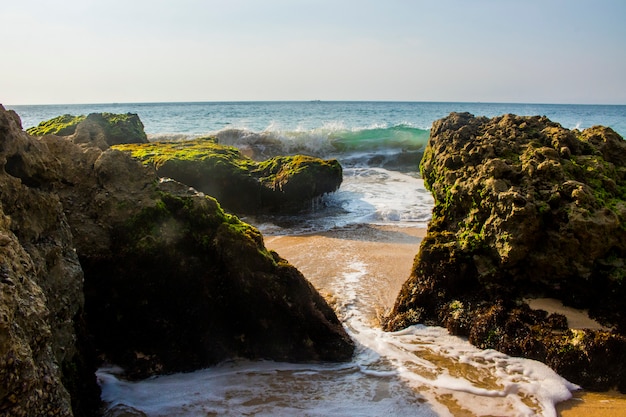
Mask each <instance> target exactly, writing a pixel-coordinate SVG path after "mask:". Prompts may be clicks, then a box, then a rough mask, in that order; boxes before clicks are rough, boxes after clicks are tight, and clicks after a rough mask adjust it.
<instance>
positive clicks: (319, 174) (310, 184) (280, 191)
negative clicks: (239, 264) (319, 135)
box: [115, 138, 342, 214]
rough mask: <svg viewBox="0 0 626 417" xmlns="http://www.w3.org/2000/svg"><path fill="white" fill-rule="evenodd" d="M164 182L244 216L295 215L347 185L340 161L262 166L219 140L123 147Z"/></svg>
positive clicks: (279, 160) (284, 160)
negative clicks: (261, 213)
mask: <svg viewBox="0 0 626 417" xmlns="http://www.w3.org/2000/svg"><path fill="white" fill-rule="evenodd" d="M115 149H118V150H122V151H124V152H129V153H130V154H131V155H132V156H133V157H135V158H137V159H139V160H141V161H142V162H143V163H144V164H146V165H149V166H151V167H154V169H156V171H157V173H158V175H159V176H161V177H169V178H173V179H175V180H177V181H180V182H182V183H185V184H189V185H191V186H193V187H194V188H196V189H197V190H199V191H202V192H204V193H206V194H209V195H211V196H213V197H215V198H217V199H218V200H219V202H220V204H222V205H223V206H224V207H225V208H226V209H228V210H230V211H233V212H236V213H242V214H250V213H258V212H259V211H281V212H285V211H294V210H301V209H302V208H307V207H310V206H311V202H312V201H313V200H315V199H317V198H319V197H321V196H322V195H324V194H326V193H330V192H333V191H336V190H337V189H338V188H339V186H340V185H341V182H342V168H341V165H340V164H339V162H337V161H336V160H322V159H319V158H315V157H310V156H303V155H295V156H280V157H274V158H271V159H269V160H266V161H262V162H257V161H254V160H252V159H250V158H248V157H246V156H244V155H243V154H242V153H241V152H240V151H239V150H238V149H237V148H234V147H231V146H225V145H220V144H218V143H216V142H215V139H213V138H201V139H197V140H192V141H181V142H154V143H149V144H132V145H119V146H115Z"/></svg>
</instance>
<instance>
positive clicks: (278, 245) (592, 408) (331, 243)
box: [265, 225, 626, 417]
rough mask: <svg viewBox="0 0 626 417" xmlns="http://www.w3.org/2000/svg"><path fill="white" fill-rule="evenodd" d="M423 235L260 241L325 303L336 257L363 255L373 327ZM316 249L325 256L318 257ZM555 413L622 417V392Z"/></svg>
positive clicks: (417, 231)
mask: <svg viewBox="0 0 626 417" xmlns="http://www.w3.org/2000/svg"><path fill="white" fill-rule="evenodd" d="M425 234H426V229H423V228H400V227H392V226H372V225H370V226H355V227H353V228H348V229H340V230H334V231H329V232H324V233H317V234H310V235H301V236H266V237H265V244H266V246H267V247H268V248H269V249H273V250H275V251H276V252H278V253H279V254H280V255H281V256H282V257H283V258H285V259H287V260H288V261H289V262H291V263H292V264H293V265H295V266H296V267H297V268H298V269H299V270H300V271H301V272H302V273H303V274H304V275H305V276H306V277H307V278H308V279H309V280H310V281H311V282H312V283H313V285H314V286H315V287H316V288H317V289H318V290H319V291H320V293H321V294H322V295H324V296H325V297H326V298H327V299H328V300H329V301H330V302H331V303H333V302H334V299H335V294H334V293H333V289H332V288H331V284H332V282H333V280H334V278H333V277H334V275H335V274H334V272H335V271H336V270H337V268H340V264H341V262H339V259H341V258H344V259H345V257H346V256H350V254H351V253H352V254H360V255H362V254H364V253H366V254H367V259H368V272H369V274H368V275H369V279H371V280H372V282H371V283H370V285H369V287H370V288H372V294H363V298H364V300H363V301H364V302H366V303H365V304H367V305H368V306H369V309H368V310H367V311H364V312H365V313H366V314H367V315H368V317H370V318H371V320H372V324H373V325H377V324H378V322H379V319H380V317H382V315H384V314H385V313H386V312H388V311H389V310H390V309H391V307H392V306H393V303H394V301H395V298H396V296H397V294H398V292H399V291H400V288H401V287H402V284H403V283H404V281H405V280H406V279H407V278H408V277H409V274H410V271H411V267H412V265H413V259H414V257H415V255H416V254H417V252H418V250H419V244H420V242H421V239H422V238H423V237H424V236H425ZM320 253H324V254H326V255H325V256H323V257H320V256H319V254H320ZM320 259H321V261H320ZM333 259H337V260H338V261H337V263H334V261H333ZM533 303H534V305H533V306H534V307H535V308H543V309H545V310H548V311H556V310H555V309H557V308H560V307H559V305H558V303H555V302H554V301H552V300H535V301H534V302H533ZM559 311H560V312H562V313H567V316H568V317H571V318H572V319H573V320H574V325H575V326H585V325H588V324H590V322H588V321H587V319H588V317H587V318H585V317H586V315H585V313H584V312H581V311H576V310H573V309H571V310H570V309H565V310H559ZM557 411H558V415H559V416H560V417H618V416H620V417H621V416H626V395H624V394H620V393H617V392H605V393H591V392H585V391H579V392H576V393H574V397H573V398H572V399H570V400H568V401H565V402H563V403H560V404H559V405H558V406H557Z"/></svg>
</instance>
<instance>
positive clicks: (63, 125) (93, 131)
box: [26, 113, 148, 150]
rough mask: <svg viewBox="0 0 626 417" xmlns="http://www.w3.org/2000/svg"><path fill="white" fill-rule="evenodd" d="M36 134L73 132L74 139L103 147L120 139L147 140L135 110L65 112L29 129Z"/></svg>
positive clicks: (141, 141)
mask: <svg viewBox="0 0 626 417" xmlns="http://www.w3.org/2000/svg"><path fill="white" fill-rule="evenodd" d="M26 132H27V133H28V134H31V135H33V136H45V135H57V136H71V138H70V140H72V141H73V142H74V143H84V144H87V145H88V146H97V147H99V148H100V149H102V150H104V149H106V148H108V147H109V146H112V145H117V144H120V143H146V142H148V138H147V136H146V132H145V131H144V129H143V123H142V122H141V120H140V119H139V116H138V115H136V114H134V113H126V114H116V113H91V114H89V115H87V116H72V115H70V114H64V115H62V116H58V117H55V118H53V119H50V120H46V121H43V122H41V123H39V125H37V126H35V127H31V128H29V129H28V130H27V131H26Z"/></svg>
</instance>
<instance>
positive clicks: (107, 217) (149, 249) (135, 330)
mask: <svg viewBox="0 0 626 417" xmlns="http://www.w3.org/2000/svg"><path fill="white" fill-rule="evenodd" d="M80 130H81V127H80V125H79V126H78V127H77V129H76V131H75V132H74V134H73V135H70V136H65V137H60V136H54V135H45V136H42V137H41V138H35V137H32V136H29V135H27V134H26V133H25V132H23V131H22V129H21V124H20V120H19V117H18V116H17V115H16V114H15V113H13V112H10V111H8V112H7V111H5V110H4V108H2V107H1V106H0V190H1V191H0V209H1V212H0V358H1V359H0V377H1V379H2V380H3V381H4V383H3V385H2V387H1V388H0V413H2V414H6V415H16V416H19V415H28V416H31V415H63V416H71V415H77V416H78V415H91V414H92V413H93V412H94V410H95V407H97V405H98V401H99V398H98V391H97V385H96V383H95V375H94V371H95V367H96V362H95V359H96V354H97V355H98V357H99V359H100V360H108V361H112V362H115V363H117V364H119V365H122V366H124V367H125V368H126V369H127V371H128V375H129V376H137V377H143V376H147V375H151V374H154V373H159V372H174V371H184V370H191V369H196V368H197V367H201V366H207V365H210V364H212V363H215V362H217V361H220V360H223V359H226V358H230V357H248V358H267V359H276V360H292V361H310V360H346V359H349V358H350V357H351V355H352V352H353V349H354V346H353V343H352V341H351V340H350V338H349V337H348V336H347V334H346V333H345V331H344V329H343V327H342V326H341V323H340V322H339V321H338V319H337V317H336V315H335V313H334V312H333V311H332V309H331V308H330V307H329V306H328V304H327V303H326V302H325V301H324V299H323V298H322V297H321V296H320V295H319V294H318V293H317V291H316V290H315V289H314V288H313V287H312V286H311V285H310V284H309V283H308V282H307V281H306V280H305V279H304V277H303V276H302V275H301V274H300V273H299V272H298V271H297V270H296V269H295V268H293V267H292V266H291V265H289V264H288V263H287V262H286V261H284V260H282V259H281V258H280V257H279V256H278V254H276V253H273V252H270V251H268V250H267V249H266V248H265V247H264V245H263V239H262V236H261V235H260V233H259V232H258V230H256V229H255V228H254V227H252V226H249V225H247V224H245V223H242V222H241V221H240V220H239V219H237V218H236V217H234V216H232V215H228V214H226V213H224V211H223V210H222V209H221V208H220V206H219V204H218V203H217V201H216V200H215V199H213V198H211V197H208V196H205V195H203V194H201V193H198V192H196V191H195V190H194V189H191V188H189V187H188V186H186V185H183V184H181V183H178V182H175V181H171V180H168V181H159V177H158V176H157V174H156V172H155V171H154V169H152V168H150V167H147V166H144V165H142V164H141V163H140V162H138V161H136V160H135V159H132V158H131V157H130V156H128V155H127V154H126V153H123V152H120V151H117V150H113V149H107V150H104V151H103V150H102V149H100V148H101V147H106V146H104V145H103V144H104V143H109V141H110V138H109V137H108V136H107V135H106V132H105V133H104V134H103V135H101V134H100V133H102V132H100V133H98V134H96V135H91V136H89V137H91V138H92V139H93V142H91V143H90V142H87V141H83V140H76V137H77V135H78V134H79V133H80ZM87 130H89V129H87ZM83 280H84V281H83Z"/></svg>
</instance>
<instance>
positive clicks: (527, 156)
mask: <svg viewBox="0 0 626 417" xmlns="http://www.w3.org/2000/svg"><path fill="white" fill-rule="evenodd" d="M625 158H626V142H625V141H624V139H623V138H621V137H620V136H619V135H618V134H617V133H615V132H614V131H613V130H611V129H609V128H604V127H594V128H591V129H587V130H584V131H582V132H579V131H570V130H567V129H564V128H563V127H561V126H560V125H559V124H557V123H553V122H551V121H550V120H548V119H547V118H545V117H518V116H514V115H504V116H501V117H495V118H492V119H488V118H485V117H474V116H473V115H470V114H468V113H463V114H457V113H452V114H451V115H450V116H448V117H446V118H444V119H442V120H439V121H436V122H435V123H434V124H433V127H432V129H431V136H430V139H429V142H428V145H427V147H426V149H425V152H424V157H423V159H422V162H421V165H420V169H421V172H422V176H423V178H424V182H425V184H426V186H427V187H428V188H429V189H430V190H431V191H432V193H433V197H434V199H435V207H434V209H433V218H432V221H431V223H430V225H429V228H428V233H427V236H426V238H425V239H424V240H423V242H422V244H421V247H420V252H419V253H418V255H417V256H416V259H415V264H414V267H413V271H412V274H411V277H410V278H409V280H408V281H407V282H406V283H405V285H404V286H403V288H402V290H401V293H400V295H399V296H398V299H397V301H396V305H395V306H394V309H393V311H392V313H391V314H390V315H389V317H388V319H387V323H386V327H387V328H388V329H398V328H402V327H405V326H407V325H410V324H413V323H417V322H427V323H433V324H442V325H445V326H446V327H448V329H450V330H451V331H453V332H455V333H457V334H463V335H465V336H469V338H470V341H471V342H472V343H475V344H477V345H479V346H483V347H492V348H497V349H500V350H503V351H505V352H511V353H515V354H522V355H525V356H530V357H534V358H535V359H540V360H543V361H544V362H547V363H549V364H550V365H551V366H554V367H555V369H557V371H564V370H565V369H566V368H568V367H570V368H571V369H575V368H576V367H577V366H578V367H579V368H580V369H582V368H585V369H586V368H590V369H591V370H590V373H591V374H588V377H585V378H583V377H582V374H581V375H569V374H568V375H566V376H567V377H568V378H571V379H572V380H573V381H574V382H577V378H578V379H579V380H582V381H583V382H584V383H585V384H586V385H588V386H594V387H599V386H600V385H602V384H600V383H596V382H597V381H596V379H597V378H596V377H598V376H599V375H602V373H605V375H606V376H607V377H606V378H607V381H609V380H610V382H607V381H605V382H604V385H605V386H606V385H607V384H613V385H616V384H617V381H623V380H625V379H626V371H625V370H624V367H623V366H614V367H610V366H609V367H604V368H603V367H601V366H595V368H594V366H591V367H590V366H587V365H588V363H587V362H585V361H589V362H593V361H595V360H596V359H597V358H595V357H594V356H593V355H592V354H591V353H590V352H592V351H593V350H594V348H593V346H592V345H589V346H586V345H585V346H586V348H585V350H580V349H578V348H577V349H574V348H573V347H572V345H571V343H569V342H568V340H567V338H565V337H563V336H562V335H561V336H559V337H557V336H556V334H557V333H558V332H559V331H560V330H555V329H553V328H551V327H550V326H549V325H548V324H545V323H543V324H542V320H543V319H537V318H532V317H533V314H534V313H533V314H530V313H528V314H526V313H524V312H523V311H524V310H523V303H522V302H521V301H520V300H521V299H522V298H523V297H526V296H549V297H553V298H558V299H560V300H563V301H564V302H565V303H566V304H569V305H572V306H574V307H579V308H588V309H589V310H590V312H591V314H592V315H593V316H594V317H595V318H597V319H599V320H600V321H601V322H602V323H604V324H606V325H609V326H613V328H614V332H613V334H608V335H605V336H606V338H608V339H609V340H611V342H610V343H608V344H609V345H610V344H613V345H614V346H622V347H626V344H625V343H624V337H623V335H624V334H625V333H626V305H625V304H624V303H623V300H624V299H625V297H626V282H624V281H625V278H626V275H625V274H624V271H625V268H624V265H625V264H624V262H625V261H626V166H625V164H624V161H625ZM496 305H497V306H499V307H498V308H497V309H496V310H494V306H496ZM496 312H497V314H496ZM542 326H543V327H542ZM555 332H556V333H555ZM561 333H562V331H561ZM601 333H602V332H600V334H601ZM585 337H586V338H587V339H585V340H600V339H602V337H603V336H598V335H596V333H594V332H590V333H589V335H588V336H585ZM568 346H569V347H568ZM576 346H579V347H581V346H583V344H578V345H576ZM572 351H576V352H578V356H576V355H573V354H569V356H567V358H568V359H567V360H564V358H565V356H564V355H565V352H572ZM622 351H623V350H622ZM559 352H561V353H559ZM605 357H606V358H611V359H613V360H615V362H617V363H623V361H621V362H620V360H619V359H620V358H621V357H620V356H619V351H617V350H612V351H610V352H605ZM568 361H569V362H568ZM583 363H587V365H585V366H583ZM564 372H565V373H567V372H566V371H564ZM572 374H573V372H572ZM589 375H590V376H589ZM594 378H596V379H594ZM600 379H601V378H600ZM594 381H596V382H594ZM622 389H626V387H622Z"/></svg>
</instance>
